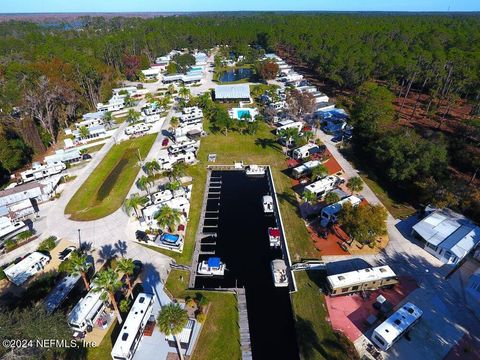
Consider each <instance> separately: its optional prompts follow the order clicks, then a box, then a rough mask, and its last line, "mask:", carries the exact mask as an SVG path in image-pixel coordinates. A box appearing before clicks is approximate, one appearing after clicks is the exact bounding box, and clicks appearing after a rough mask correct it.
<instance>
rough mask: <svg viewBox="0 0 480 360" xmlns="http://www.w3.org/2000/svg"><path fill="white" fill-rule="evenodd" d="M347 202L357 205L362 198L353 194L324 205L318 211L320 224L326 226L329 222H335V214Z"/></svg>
mask: <svg viewBox="0 0 480 360" xmlns="http://www.w3.org/2000/svg"><path fill="white" fill-rule="evenodd" d="M347 202H348V203H350V204H351V205H352V206H357V205H359V204H360V203H361V202H362V199H360V198H359V197H357V196H355V195H351V196H349V197H347V198H345V199H342V200H340V201H337V202H336V203H333V204H330V205H328V206H325V207H324V208H323V209H322V212H321V213H320V219H321V221H320V223H321V225H322V226H323V227H326V226H327V225H328V224H329V223H335V222H336V221H337V214H338V213H339V212H340V210H342V207H343V205H344V204H345V203H347Z"/></svg>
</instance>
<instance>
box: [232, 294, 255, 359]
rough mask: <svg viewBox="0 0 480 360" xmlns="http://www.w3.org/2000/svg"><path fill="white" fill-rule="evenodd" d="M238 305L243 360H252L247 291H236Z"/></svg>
mask: <svg viewBox="0 0 480 360" xmlns="http://www.w3.org/2000/svg"><path fill="white" fill-rule="evenodd" d="M235 293H236V294H237V304H238V327H239V331H240V348H241V350H242V360H252V346H251V342H250V327H249V326H248V312H247V298H246V296H245V289H235Z"/></svg>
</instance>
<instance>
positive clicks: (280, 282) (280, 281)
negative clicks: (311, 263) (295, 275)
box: [272, 259, 288, 287]
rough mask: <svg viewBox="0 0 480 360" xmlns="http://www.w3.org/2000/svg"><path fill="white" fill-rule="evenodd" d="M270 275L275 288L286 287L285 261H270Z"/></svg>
mask: <svg viewBox="0 0 480 360" xmlns="http://www.w3.org/2000/svg"><path fill="white" fill-rule="evenodd" d="M272 275H273V283H274V285H275V287H286V286H288V277H287V265H286V264H285V261H283V260H281V259H276V260H273V261H272Z"/></svg>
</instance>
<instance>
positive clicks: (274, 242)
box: [268, 227, 280, 248]
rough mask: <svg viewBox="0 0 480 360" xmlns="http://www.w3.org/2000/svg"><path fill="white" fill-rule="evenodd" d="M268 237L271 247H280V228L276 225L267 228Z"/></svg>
mask: <svg viewBox="0 0 480 360" xmlns="http://www.w3.org/2000/svg"><path fill="white" fill-rule="evenodd" d="M268 239H269V240H270V246H271V247H274V248H276V247H280V229H279V228H276V227H269V228H268Z"/></svg>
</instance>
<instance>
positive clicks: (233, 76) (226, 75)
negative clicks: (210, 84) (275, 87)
mask: <svg viewBox="0 0 480 360" xmlns="http://www.w3.org/2000/svg"><path fill="white" fill-rule="evenodd" d="M252 74H253V72H252V69H247V68H240V69H232V70H227V71H224V72H223V73H221V74H220V78H219V79H218V80H219V81H220V82H232V81H239V80H243V79H249V78H250V77H251V76H252Z"/></svg>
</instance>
